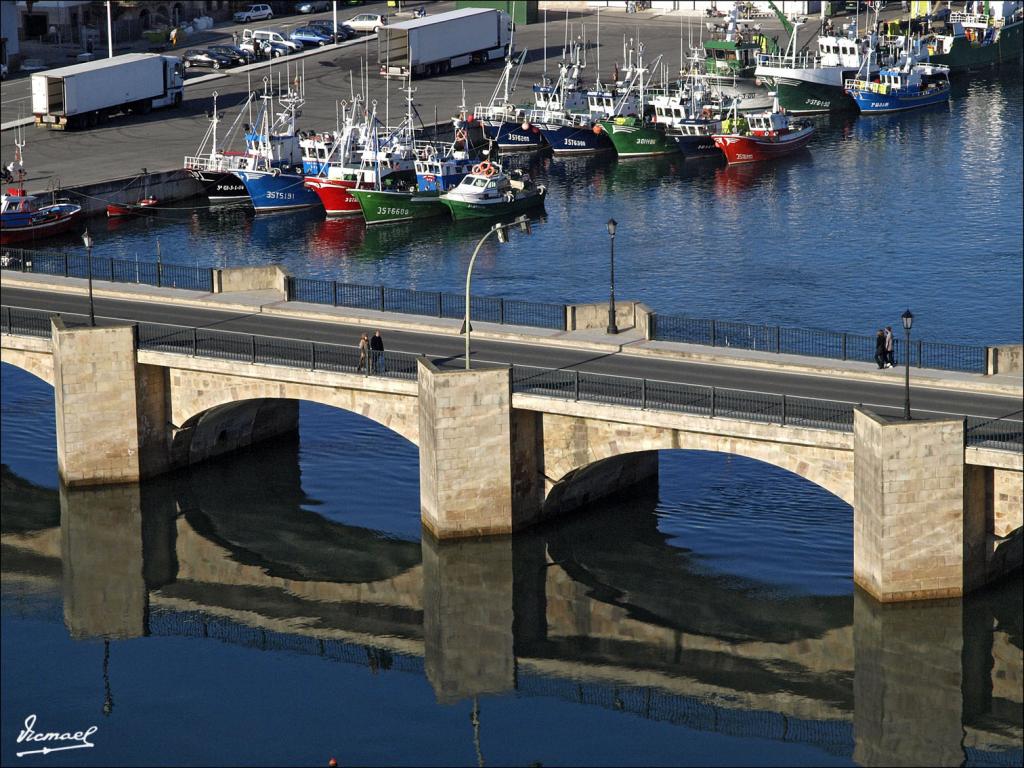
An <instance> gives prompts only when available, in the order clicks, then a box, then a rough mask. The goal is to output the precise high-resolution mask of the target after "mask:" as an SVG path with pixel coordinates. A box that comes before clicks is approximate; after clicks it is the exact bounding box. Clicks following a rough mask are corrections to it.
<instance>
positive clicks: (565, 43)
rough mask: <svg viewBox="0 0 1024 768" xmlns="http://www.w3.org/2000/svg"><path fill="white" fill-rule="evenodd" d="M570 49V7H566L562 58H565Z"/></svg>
mask: <svg viewBox="0 0 1024 768" xmlns="http://www.w3.org/2000/svg"><path fill="white" fill-rule="evenodd" d="M568 50H569V9H568V8H566V9H565V34H564V36H563V38H562V60H563V61H564V60H565V57H566V55H567V51H568Z"/></svg>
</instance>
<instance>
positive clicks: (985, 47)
mask: <svg viewBox="0 0 1024 768" xmlns="http://www.w3.org/2000/svg"><path fill="white" fill-rule="evenodd" d="M968 5H970V4H968ZM981 11H982V12H980V13H966V12H957V13H953V14H950V17H949V27H950V30H951V34H945V35H933V36H932V37H930V38H927V39H926V40H925V43H926V45H927V50H928V53H929V54H930V56H929V59H928V60H929V61H930V62H931V63H932V64H944V65H946V66H947V67H949V70H950V72H953V73H956V72H969V71H971V70H975V69H982V68H984V67H991V66H995V65H997V64H1002V63H1003V62H1007V61H1016V60H1017V59H1019V58H1020V57H1021V50H1022V46H1021V43H1022V38H1024V13H1022V10H1021V8H1020V7H1019V6H1018V5H1017V4H1016V3H1009V2H986V3H984V4H982V8H981Z"/></svg>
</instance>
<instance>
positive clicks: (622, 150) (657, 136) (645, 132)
mask: <svg viewBox="0 0 1024 768" xmlns="http://www.w3.org/2000/svg"><path fill="white" fill-rule="evenodd" d="M599 125H600V126H601V131H602V133H605V134H607V136H608V138H609V140H610V141H611V143H612V145H613V146H614V147H615V151H616V153H618V155H619V157H652V156H655V155H671V154H675V153H676V152H679V145H678V144H677V143H676V142H675V141H673V140H672V139H671V138H669V137H667V136H666V135H665V131H664V130H663V129H661V128H659V127H657V126H656V125H651V124H641V123H640V122H639V121H634V120H633V119H631V118H627V119H626V120H625V121H624V122H619V119H618V118H616V119H614V120H602V121H601V122H600V123H599Z"/></svg>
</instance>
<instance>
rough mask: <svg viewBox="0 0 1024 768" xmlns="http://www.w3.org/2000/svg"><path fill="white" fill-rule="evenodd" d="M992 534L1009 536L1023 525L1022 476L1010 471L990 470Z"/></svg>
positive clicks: (1023, 485) (1023, 479) (1023, 484)
mask: <svg viewBox="0 0 1024 768" xmlns="http://www.w3.org/2000/svg"><path fill="white" fill-rule="evenodd" d="M992 507H993V509H992V516H993V525H992V532H993V533H994V534H995V535H996V536H1009V535H1010V534H1011V533H1013V532H1014V531H1015V530H1017V529H1018V528H1020V527H1021V525H1024V474H1022V473H1020V472H1015V471H1014V470H1011V469H993V470H992Z"/></svg>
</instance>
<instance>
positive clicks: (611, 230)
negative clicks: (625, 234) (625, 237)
mask: <svg viewBox="0 0 1024 768" xmlns="http://www.w3.org/2000/svg"><path fill="white" fill-rule="evenodd" d="M618 226H619V223H618V222H617V221H616V220H615V219H608V234H609V235H611V236H612V237H615V230H616V228H617V227H618Z"/></svg>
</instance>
